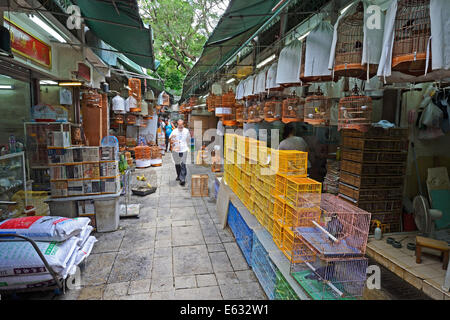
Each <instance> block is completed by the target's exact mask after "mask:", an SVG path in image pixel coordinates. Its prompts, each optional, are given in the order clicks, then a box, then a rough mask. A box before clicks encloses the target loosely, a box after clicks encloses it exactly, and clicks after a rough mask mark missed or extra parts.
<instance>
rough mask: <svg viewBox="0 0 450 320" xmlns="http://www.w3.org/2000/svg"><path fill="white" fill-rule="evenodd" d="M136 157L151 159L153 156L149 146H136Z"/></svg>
mask: <svg viewBox="0 0 450 320" xmlns="http://www.w3.org/2000/svg"><path fill="white" fill-rule="evenodd" d="M134 157H135V159H136V160H150V159H151V158H152V155H151V150H150V147H149V146H137V147H135V148H134Z"/></svg>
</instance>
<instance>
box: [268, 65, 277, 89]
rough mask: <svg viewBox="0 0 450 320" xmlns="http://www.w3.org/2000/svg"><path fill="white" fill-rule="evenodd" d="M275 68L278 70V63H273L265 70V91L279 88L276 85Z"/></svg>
mask: <svg viewBox="0 0 450 320" xmlns="http://www.w3.org/2000/svg"><path fill="white" fill-rule="evenodd" d="M277 68H278V63H277V62H275V63H273V64H272V65H271V66H270V67H269V70H267V78H266V89H267V90H268V89H275V88H278V87H280V86H279V85H278V84H277Z"/></svg>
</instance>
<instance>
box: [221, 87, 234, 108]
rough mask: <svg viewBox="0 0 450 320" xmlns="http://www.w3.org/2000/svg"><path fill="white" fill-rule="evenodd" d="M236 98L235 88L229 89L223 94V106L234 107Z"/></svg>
mask: <svg viewBox="0 0 450 320" xmlns="http://www.w3.org/2000/svg"><path fill="white" fill-rule="evenodd" d="M235 103H236V98H235V94H234V92H233V90H231V89H230V90H228V92H227V93H225V94H224V95H222V107H234V105H235Z"/></svg>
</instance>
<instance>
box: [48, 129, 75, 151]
mask: <svg viewBox="0 0 450 320" xmlns="http://www.w3.org/2000/svg"><path fill="white" fill-rule="evenodd" d="M47 146H49V147H58V148H68V147H70V146H71V141H70V133H69V132H68V131H62V132H61V131H50V132H49V133H48V136H47Z"/></svg>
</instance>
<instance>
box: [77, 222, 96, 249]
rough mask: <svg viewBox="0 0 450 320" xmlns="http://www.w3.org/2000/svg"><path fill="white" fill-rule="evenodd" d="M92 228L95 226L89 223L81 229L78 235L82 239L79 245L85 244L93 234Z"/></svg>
mask: <svg viewBox="0 0 450 320" xmlns="http://www.w3.org/2000/svg"><path fill="white" fill-rule="evenodd" d="M92 230H94V227H93V226H90V225H87V226H86V227H84V228H83V230H81V232H80V234H79V235H78V238H80V240H79V241H78V246H80V247H82V246H83V245H84V243H85V242H86V240H87V239H88V238H89V236H90V235H91V232H92Z"/></svg>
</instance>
